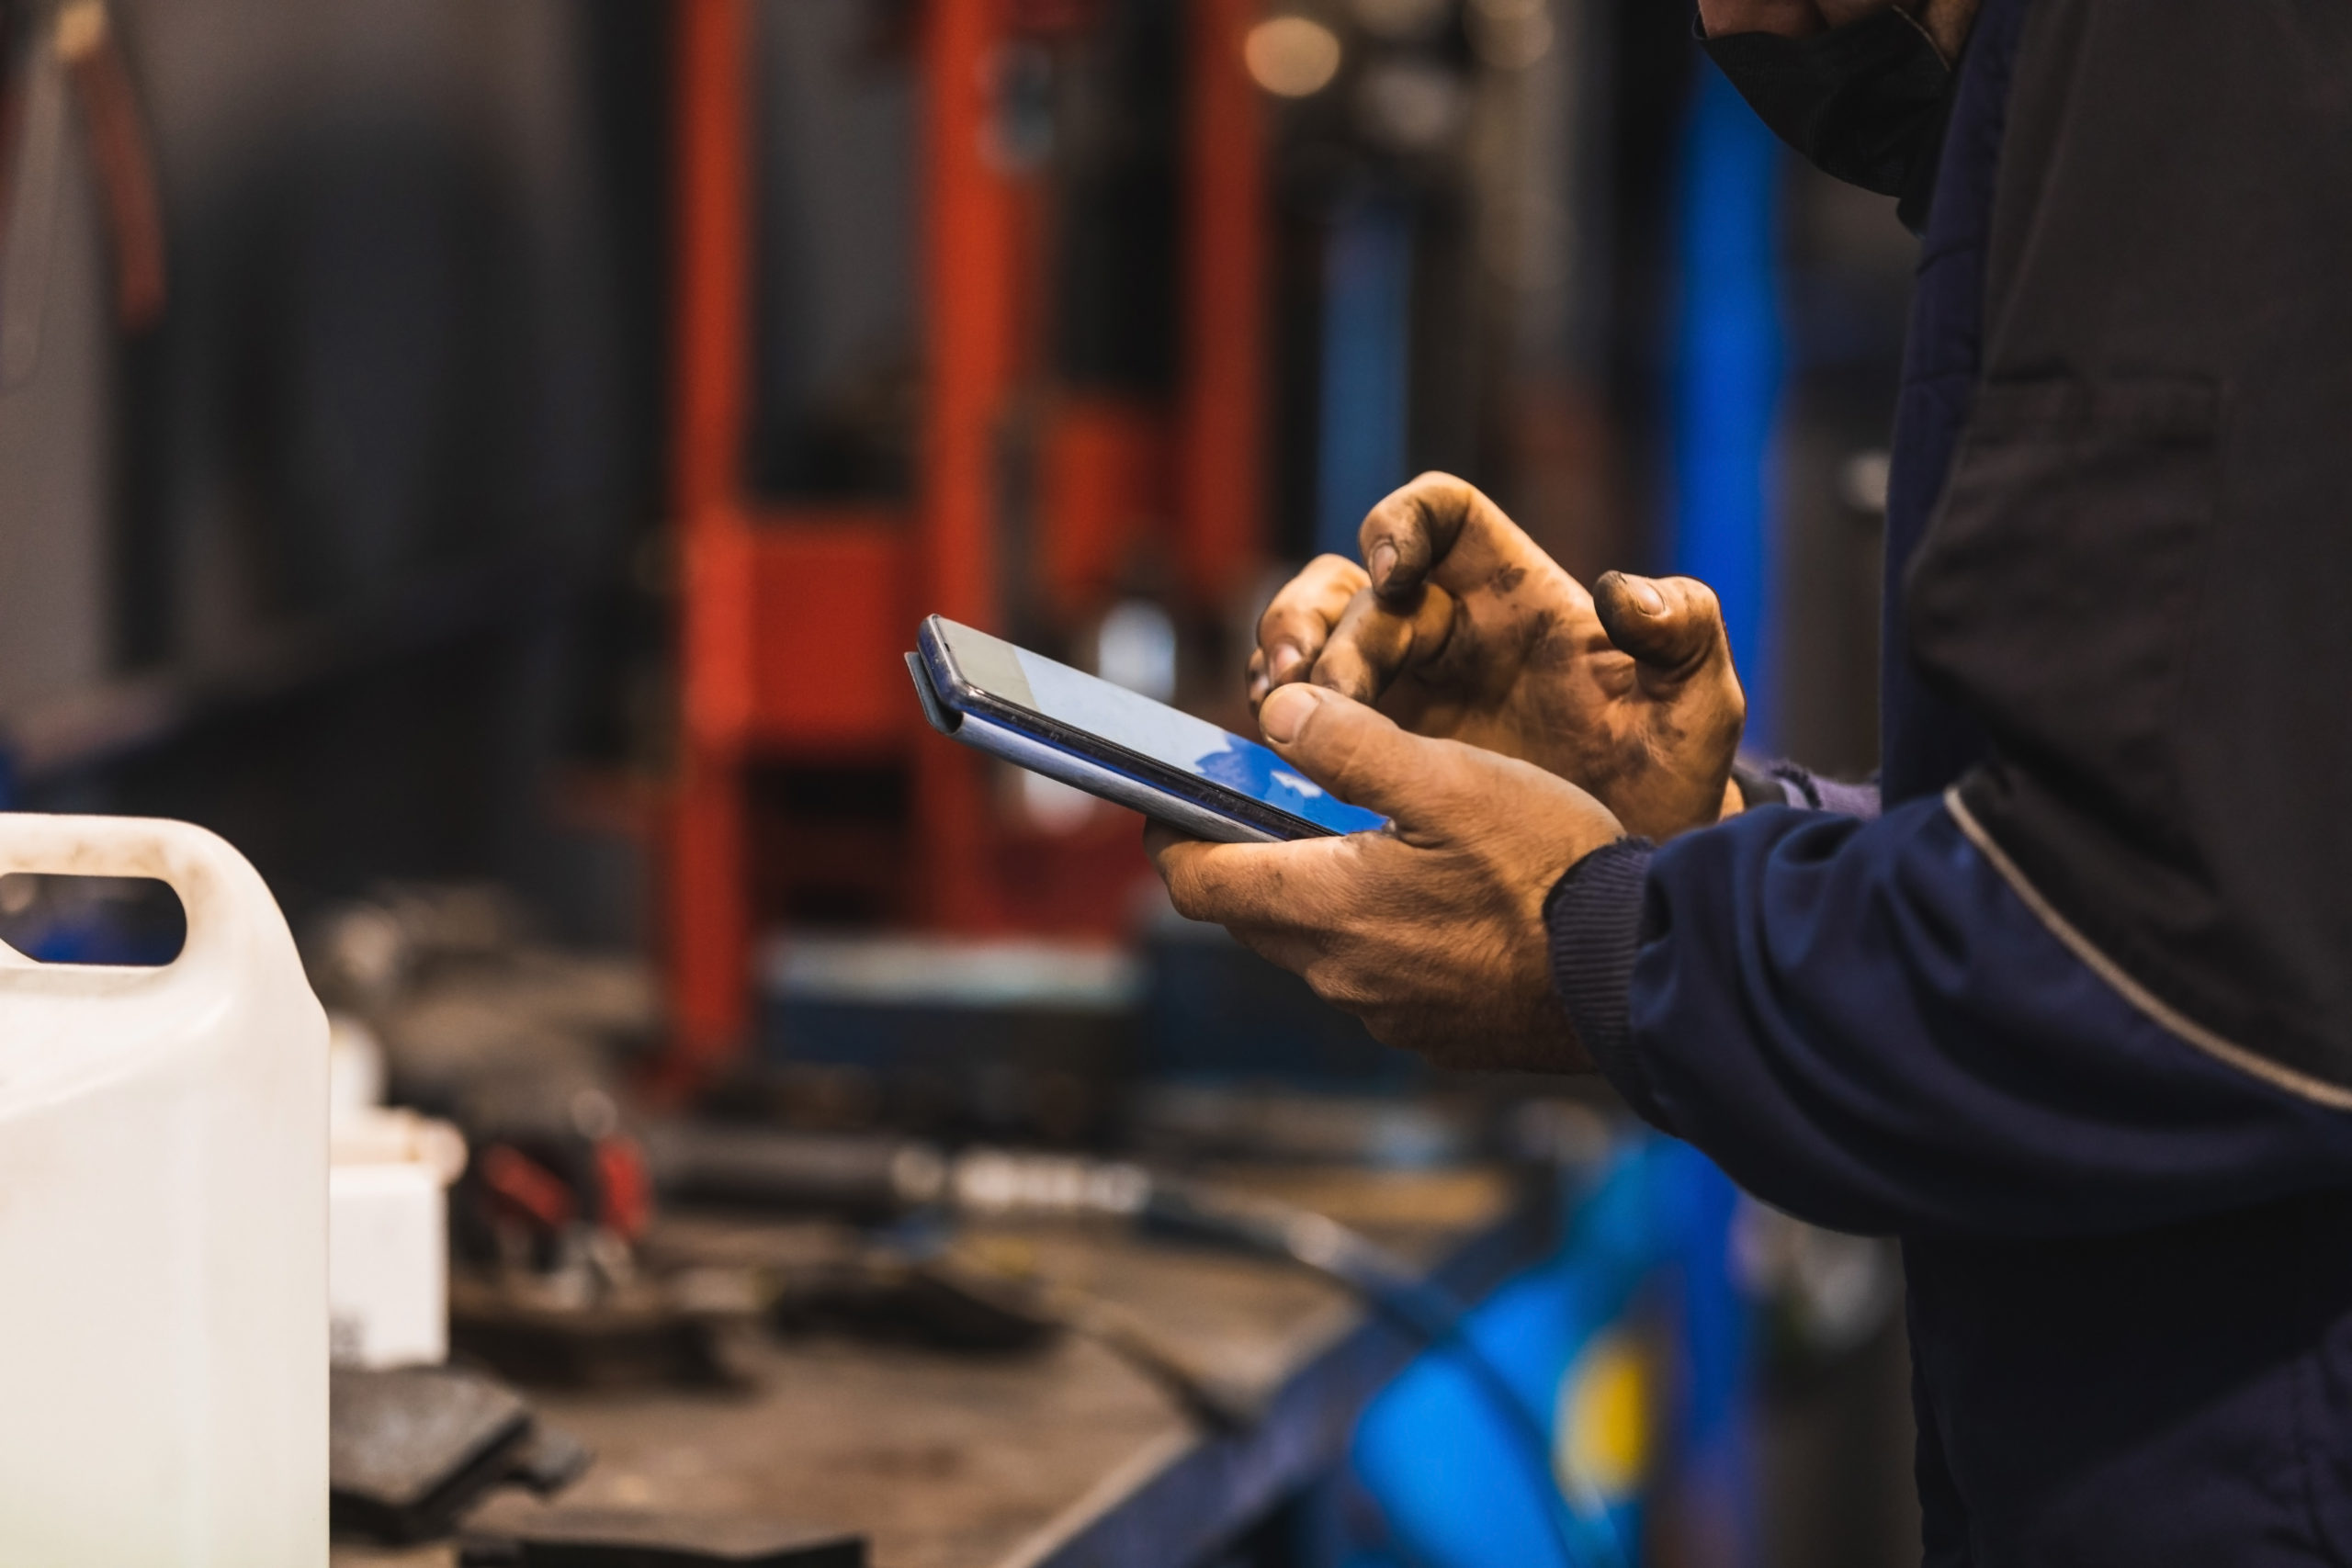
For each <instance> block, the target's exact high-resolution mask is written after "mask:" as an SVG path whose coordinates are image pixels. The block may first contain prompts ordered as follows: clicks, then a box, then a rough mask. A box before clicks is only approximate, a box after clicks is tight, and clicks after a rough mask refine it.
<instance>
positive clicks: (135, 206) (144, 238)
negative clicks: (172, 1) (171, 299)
mask: <svg viewBox="0 0 2352 1568" xmlns="http://www.w3.org/2000/svg"><path fill="white" fill-rule="evenodd" d="M13 20H14V17H0V24H6V23H8V22H12V21H13ZM0 38H5V28H0ZM25 54H26V60H25V62H24V64H23V66H22V67H21V76H22V84H23V85H21V87H19V86H17V85H14V83H13V82H12V83H11V85H10V87H9V90H8V92H7V108H6V113H5V114H0V190H5V191H6V203H5V206H0V389H6V388H11V387H17V386H21V385H22V384H23V383H24V382H25V381H27V380H28V379H29V378H31V376H32V373H33V370H34V368H35V367H37V366H38V365H39V363H40V343H41V329H42V324H43V317H44V315H45V314H46V310H47V299H48V293H49V277H50V266H51V251H52V249H53V247H54V244H55V240H56V231H57V208H58V193H59V187H60V186H61V185H62V182H63V179H64V177H65V149H66V142H65V96H66V93H67V92H68V90H69V89H70V90H71V91H72V92H73V94H74V96H75V97H77V98H78V99H79V100H80V101H81V107H82V115H83V119H84V122H85V127H86V129H87V132H88V136H89V147H90V160H91V164H92V165H93V167H94V168H95V170H96V175H97V179H98V185H99V194H100V197H102V199H103V201H104V203H105V207H106V214H107V230H108V232H109V234H110V237H111V239H112V242H113V245H114V268H115V319H116V322H117V324H118V325H119V327H120V328H121V329H122V331H124V332H125V333H140V332H144V331H145V330H146V329H147V328H149V327H151V326H153V325H154V324H155V322H156V321H157V320H159V319H160V318H161V317H162V315H163V313H164V294H165V286H164V218H163V204H162V200H161V197H159V195H158V193H157V191H156V186H155V159H154V152H153V147H152V145H151V144H150V142H149V140H148V136H147V127H146V119H145V117H144V115H143V114H142V113H141V110H140V106H139V94H138V88H137V86H136V85H134V84H133V82H132V80H131V75H130V62H128V61H127V60H126V59H125V58H124V55H123V51H122V44H121V40H120V39H119V38H118V37H117V35H116V31H115V27H114V20H113V17H111V16H110V15H109V13H108V12H107V7H106V5H105V0H65V4H63V5H62V6H58V7H57V8H56V9H55V11H54V12H53V13H52V14H51V15H50V16H49V17H46V18H40V17H36V19H35V21H34V23H33V25H32V26H31V27H30V28H28V45H27V47H26V50H25ZM11 74H12V76H13V75H14V74H16V73H11Z"/></svg>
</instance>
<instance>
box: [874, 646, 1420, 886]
mask: <svg viewBox="0 0 2352 1568" xmlns="http://www.w3.org/2000/svg"><path fill="white" fill-rule="evenodd" d="M918 641H919V643H920V651H918V652H914V653H910V654H908V655H907V669H908V671H909V672H910V673H911V674H912V675H913V676H914V681H915V694H916V696H917V697H918V698H920V699H921V701H922V710H923V714H924V716H926V717H927V718H929V719H930V720H931V723H932V728H934V729H936V730H938V731H939V732H940V733H941V734H942V735H945V736H947V737H949V738H951V739H956V740H960V741H962V742H964V743H965V744H966V745H967V746H973V747H977V748H978V749H979V750H983V751H986V752H988V753H989V754H990V755H992V756H997V757H1001V758H1003V759H1004V760H1005V761H1009V762H1012V763H1015V764H1017V765H1019V766H1021V767H1023V768H1027V769H1029V770H1030V771H1031V772H1033V773H1043V774H1045V775H1046V777H1047V778H1052V779H1059V780H1060V781H1061V782H1062V783H1064V784H1071V785H1074V786H1076V787H1077V788H1079V789H1082V790H1084V791H1086V792H1087V793H1088V794H1089V795H1100V796H1101V797H1102V798H1103V799H1104V800H1109V801H1115V802H1116V803H1117V804H1119V805H1121V806H1125V807H1132V808H1133V809H1135V810H1136V811H1140V812H1142V813H1143V814H1144V815H1145V816H1147V817H1152V818H1158V819H1159V820H1160V821H1162V822H1165V823H1167V824H1168V825H1169V826H1170V827H1172V828H1177V829H1182V830H1183V831H1184V832H1187V833H1190V834H1192V835H1193V836H1194V837H1195V838H1202V839H1214V840H1220V841H1223V842H1227V843H1279V842H1282V841H1283V840H1291V839H1318V838H1333V837H1337V836H1339V835H1340V834H1344V833H1362V832H1367V831H1370V830H1371V829H1376V828H1381V827H1384V826H1385V825H1386V822H1387V818H1384V817H1382V816H1380V815H1379V814H1378V813H1376V812H1371V811H1366V810H1363V809H1362V808H1361V807H1353V806H1350V805H1349V804H1347V803H1346V802H1345V801H1343V800H1340V799H1337V798H1335V797H1334V796H1333V795H1331V794H1330V793H1329V791H1327V790H1325V789H1324V788H1322V786H1320V785H1319V784H1316V783H1315V782H1314V781H1312V780H1311V779H1308V778H1306V777H1305V776H1303V775H1302V774H1300V773H1299V772H1298V771H1297V770H1296V769H1295V768H1293V767H1292V766H1291V765H1290V764H1289V763H1288V762H1285V761H1283V760H1282V758H1281V757H1279V756H1277V755H1276V754H1275V753H1274V752H1272V751H1271V750H1267V749H1266V748H1265V747H1263V746H1261V745H1259V744H1258V743H1257V742H1256V741H1254V740H1244V739H1242V738H1241V737H1239V736H1238V735H1234V734H1231V733H1228V732H1227V731H1226V730H1222V729H1219V728H1217V727H1216V725H1214V724H1210V723H1208V722H1207V721H1205V720H1204V719H1198V718H1194V717H1193V716H1192V715H1191V714H1188V713H1183V712H1181V711H1179V710H1178V709H1175V708H1172V707H1170V706H1168V705H1166V704H1165V703H1156V702H1153V701H1152V700H1151V699H1150V698H1149V697H1146V696H1142V695H1139V694H1136V693H1134V692H1130V691H1128V690H1127V689H1126V688H1125V687H1124V686H1115V685H1113V684H1112V683H1111V682H1108V681H1103V680H1100V679H1097V678H1096V677H1094V676H1092V675H1089V674H1087V673H1086V672H1085V671H1082V670H1073V669H1071V668H1070V667H1069V665H1067V664H1057V663H1056V662H1055V661H1054V660H1050V659H1046V658H1045V657H1043V656H1041V655H1039V654H1035V653H1032V652H1030V651H1029V650H1028V649H1025V648H1016V647H1014V646H1013V645H1012V643H1009V642H1006V641H1004V640H1003V639H1001V638H1000V637H990V636H989V635H988V634H987V633H985V632H977V631H974V630H973V629H972V628H971V627H969V626H960V625H958V624H957V623H956V622H954V621H949V620H943V619H942V618H940V617H939V616H937V615H933V616H932V617H931V618H930V619H928V620H926V621H924V622H923V624H922V636H921V637H920V638H919V639H918Z"/></svg>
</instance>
